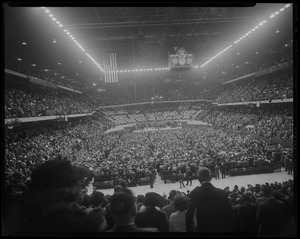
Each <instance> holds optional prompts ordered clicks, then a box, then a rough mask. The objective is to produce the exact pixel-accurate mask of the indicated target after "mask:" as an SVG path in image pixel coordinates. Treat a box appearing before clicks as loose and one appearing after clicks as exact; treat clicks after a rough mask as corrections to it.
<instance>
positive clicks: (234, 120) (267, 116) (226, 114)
mask: <svg viewBox="0 0 300 239" xmlns="http://www.w3.org/2000/svg"><path fill="white" fill-rule="evenodd" d="M196 119H198V120H202V121H205V122H208V123H210V124H213V125H215V126H218V127H224V128H228V129H241V128H245V127H247V126H248V125H251V126H252V127H249V128H248V130H249V131H250V132H252V133H255V134H257V135H259V136H263V137H267V138H270V137H272V138H278V139H283V140H287V141H293V116H292V113H291V112H288V110H266V109H262V110H257V109H253V110H251V109H250V110H249V109H239V110H234V109H223V110H203V111H201V112H200V113H199V114H198V115H197V116H196Z"/></svg>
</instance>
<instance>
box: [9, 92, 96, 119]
mask: <svg viewBox="0 0 300 239" xmlns="http://www.w3.org/2000/svg"><path fill="white" fill-rule="evenodd" d="M95 107H96V106H95V105H92V104H91V102H89V101H87V99H86V97H85V96H83V95H79V94H76V95H75V93H74V94H73V93H72V94H67V93H65V92H58V91H57V90H50V89H42V88H40V87H34V86H31V88H27V89H20V88H13V87H6V89H5V118H19V117H35V116H48V115H68V114H80V113H91V112H92V111H93V109H94V108H95Z"/></svg>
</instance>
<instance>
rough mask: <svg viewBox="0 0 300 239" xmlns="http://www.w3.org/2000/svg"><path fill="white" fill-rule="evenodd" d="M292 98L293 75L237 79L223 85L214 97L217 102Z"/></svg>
mask: <svg viewBox="0 0 300 239" xmlns="http://www.w3.org/2000/svg"><path fill="white" fill-rule="evenodd" d="M286 98H293V77H292V76H291V77H288V76H282V77H275V76H270V77H267V78H263V79H256V78H253V79H251V80H243V81H238V82H237V83H235V82H234V83H231V84H228V86H226V85H225V86H224V87H223V89H222V91H221V93H220V95H219V96H218V97H217V98H216V101H217V102H218V103H232V102H243V101H244V102H249V101H250V102H251V101H258V100H269V101H271V100H274V99H286Z"/></svg>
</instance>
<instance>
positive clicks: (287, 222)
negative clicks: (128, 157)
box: [3, 159, 296, 236]
mask: <svg viewBox="0 0 300 239" xmlns="http://www.w3.org/2000/svg"><path fill="white" fill-rule="evenodd" d="M86 176H87V172H86V171H85V170H83V169H82V168H78V167H75V166H72V165H71V162H70V161H66V160H61V159H55V160H49V161H47V162H45V163H43V164H42V165H41V166H40V167H38V168H37V169H36V170H35V171H34V173H33V174H32V183H31V185H30V187H29V188H28V189H27V190H26V192H25V194H24V199H23V200H21V201H20V202H18V203H17V204H15V208H12V209H10V210H11V211H10V213H6V214H5V216H4V223H3V226H4V232H5V234H6V235H14V236H17V235H18V236H24V235H25V236H32V235H48V236H58V235H63V236H67V235H69V236H70V235H72V236H74V235H105V234H106V233H108V234H109V233H114V232H144V233H146V232H147V233H151V232H153V233H154V232H194V233H197V234H198V235H199V236H200V235H203V236H207V235H214V236H216V235H217V236H230V235H242V236H294V235H296V234H295V233H296V215H295V201H294V182H293V180H289V181H286V182H283V183H278V182H275V183H271V184H269V183H268V182H266V183H265V184H262V185H259V184H256V185H251V184H248V185H245V186H244V187H240V188H239V187H238V186H237V185H236V186H234V188H233V189H230V188H229V187H226V188H224V189H220V188H216V187H214V186H213V185H212V183H211V182H210V181H211V177H212V176H211V171H210V170H209V169H208V168H206V167H200V168H199V169H198V170H197V179H198V181H199V182H198V183H200V186H197V187H196V188H195V189H193V190H192V191H191V192H190V193H188V192H187V193H185V192H183V191H175V190H172V191H170V193H169V197H168V198H167V196H166V195H160V194H157V193H155V192H148V193H146V194H145V195H134V194H133V193H132V192H131V190H130V189H128V188H127V186H126V184H124V185H123V186H121V185H118V187H115V190H114V193H113V195H104V194H103V193H101V192H99V191H94V192H93V193H92V194H91V195H87V194H86V191H85V189H84V187H83V186H82V184H80V182H81V181H82V180H83V179H84V177H86ZM138 198H139V200H138ZM141 198H142V200H140V199H141ZM138 204H139V205H140V207H139V209H138ZM7 210H8V209H6V211H7ZM195 210H196V214H195V216H194V211H195ZM12 212H13V213H12ZM231 233H232V234H231Z"/></svg>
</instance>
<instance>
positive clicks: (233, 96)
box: [5, 77, 293, 118]
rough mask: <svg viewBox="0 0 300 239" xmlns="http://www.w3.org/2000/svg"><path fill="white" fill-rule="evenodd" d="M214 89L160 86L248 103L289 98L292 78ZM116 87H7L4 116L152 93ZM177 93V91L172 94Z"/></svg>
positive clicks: (166, 92) (168, 93) (81, 107)
mask: <svg viewBox="0 0 300 239" xmlns="http://www.w3.org/2000/svg"><path fill="white" fill-rule="evenodd" d="M233 84H234V85H232V84H230V85H228V86H227V85H225V86H220V87H217V88H214V89H209V90H208V89H201V88H199V87H196V86H193V85H188V86H185V87H182V88H178V89H172V88H170V89H163V88H162V89H161V93H162V100H164V101H172V100H186V99H208V100H214V99H216V101H217V102H218V103H230V102H242V101H244V102H251V101H257V100H269V101H270V102H271V101H272V100H273V99H285V98H292V97H293V78H292V77H289V78H286V79H285V78H284V79H283V78H282V79H279V78H276V79H263V80H256V79H254V80H250V81H249V80H247V81H242V82H238V83H233ZM127 88H128V87H125V88H123V87H121V88H120V87H118V88H116V89H111V90H109V91H106V92H102V93H101V94H94V95H93V94H91V95H85V94H83V95H81V94H76V95H75V94H71V93H70V94H67V93H66V92H59V91H57V90H50V89H47V90H46V89H41V88H37V87H33V86H31V88H28V89H20V88H12V87H7V88H6V90H5V118H14V117H33V116H44V115H58V114H61V115H64V114H76V113H91V112H92V111H93V110H94V109H96V108H98V107H99V106H101V105H116V104H129V103H136V102H150V101H151V97H153V94H152V92H151V91H149V90H148V91H147V87H144V88H141V89H137V91H136V92H134V90H133V88H132V89H131V90H129V89H127ZM176 92H177V93H176Z"/></svg>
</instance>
